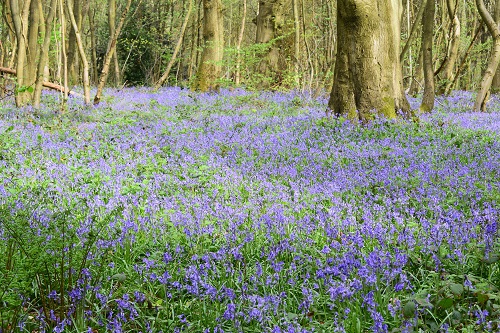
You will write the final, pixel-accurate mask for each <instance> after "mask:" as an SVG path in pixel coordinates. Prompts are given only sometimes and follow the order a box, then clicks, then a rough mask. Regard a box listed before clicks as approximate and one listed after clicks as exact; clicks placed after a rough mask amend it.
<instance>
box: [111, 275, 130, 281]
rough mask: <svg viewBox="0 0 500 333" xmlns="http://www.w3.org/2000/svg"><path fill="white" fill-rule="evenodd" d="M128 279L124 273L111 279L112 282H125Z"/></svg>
mask: <svg viewBox="0 0 500 333" xmlns="http://www.w3.org/2000/svg"><path fill="white" fill-rule="evenodd" d="M126 279H127V276H126V275H125V274H123V273H118V274H115V275H113V276H112V277H111V280H116V281H118V282H123V281H125V280H126Z"/></svg>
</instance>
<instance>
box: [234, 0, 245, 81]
mask: <svg viewBox="0 0 500 333" xmlns="http://www.w3.org/2000/svg"><path fill="white" fill-rule="evenodd" d="M246 19H247V0H243V13H242V14H241V23H240V31H239V33H238V40H237V42H236V72H235V73H234V84H235V85H236V86H239V85H240V81H241V43H242V42H243V36H244V33H245V25H246V24H245V23H246Z"/></svg>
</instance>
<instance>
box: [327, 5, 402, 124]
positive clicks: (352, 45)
mask: <svg viewBox="0 0 500 333" xmlns="http://www.w3.org/2000/svg"><path fill="white" fill-rule="evenodd" d="M337 6H338V9H337V10H338V18H337V24H338V30H337V54H338V59H337V61H340V60H341V59H342V58H343V57H344V58H345V57H347V63H348V65H347V68H348V69H349V78H348V79H347V77H346V75H345V74H344V73H345V70H344V69H343V68H342V67H341V66H342V61H340V64H338V63H337V65H336V70H335V79H334V84H333V88H332V94H331V98H330V102H329V105H331V106H333V110H334V112H335V114H337V115H343V116H347V117H349V118H357V119H359V120H360V121H362V122H367V121H369V120H371V119H373V118H374V117H375V116H376V115H382V116H384V117H387V118H395V117H397V112H398V110H401V111H403V112H408V111H409V109H410V106H409V103H408V101H407V99H406V96H405V94H404V91H403V79H402V66H401V63H400V61H399V55H400V47H399V46H400V32H401V30H400V29H401V28H400V27H401V11H402V4H401V1H398V0H391V1H387V0H369V1H367V0H338V5H337ZM342 39H345V40H344V41H342ZM343 54H346V56H341V55H343ZM337 68H339V69H337ZM346 79H347V80H348V82H350V83H352V87H353V93H354V102H355V107H356V109H357V111H358V114H357V117H354V114H353V110H352V107H351V103H350V102H347V103H345V102H342V100H341V99H342V97H341V94H340V93H338V92H336V91H338V90H340V87H339V86H337V85H338V84H339V83H338V82H343V81H346ZM347 87H348V86H347ZM349 90H350V89H349V88H347V91H348V92H349V95H350V91H349ZM344 98H345V97H344ZM348 101H349V99H348Z"/></svg>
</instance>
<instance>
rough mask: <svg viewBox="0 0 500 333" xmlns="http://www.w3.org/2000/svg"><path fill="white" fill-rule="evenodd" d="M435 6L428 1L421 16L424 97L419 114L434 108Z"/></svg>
mask: <svg viewBox="0 0 500 333" xmlns="http://www.w3.org/2000/svg"><path fill="white" fill-rule="evenodd" d="M435 9H436V4H435V2H434V1H432V0H428V1H427V3H426V5H425V11H424V15H423V16H422V27H423V29H422V54H423V65H424V96H423V98H422V104H421V105H420V111H421V112H431V111H432V109H433V108H434V97H435V92H434V68H433V63H432V37H433V30H434V13H435Z"/></svg>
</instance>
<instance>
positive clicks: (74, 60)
mask: <svg viewBox="0 0 500 333" xmlns="http://www.w3.org/2000/svg"><path fill="white" fill-rule="evenodd" d="M68 3H69V2H68ZM71 9H72V11H73V15H74V16H75V19H76V22H77V23H76V24H77V27H78V30H81V27H82V4H81V2H80V0H74V1H73V8H71ZM66 53H67V57H68V81H69V84H70V85H73V84H78V81H79V80H78V71H79V68H78V61H79V59H78V54H79V51H78V41H77V37H76V30H75V28H74V27H73V25H72V24H71V25H70V29H69V37H68V51H67V52H66Z"/></svg>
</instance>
